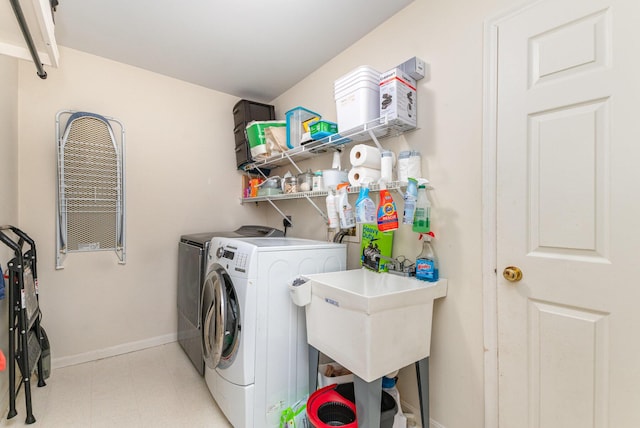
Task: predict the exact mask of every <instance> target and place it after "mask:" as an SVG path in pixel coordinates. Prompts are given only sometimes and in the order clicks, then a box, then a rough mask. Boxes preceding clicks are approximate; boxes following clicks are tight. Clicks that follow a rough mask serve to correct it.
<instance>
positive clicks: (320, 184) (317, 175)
mask: <svg viewBox="0 0 640 428" xmlns="http://www.w3.org/2000/svg"><path fill="white" fill-rule="evenodd" d="M311 190H313V191H314V192H315V191H317V190H324V179H323V177H322V171H316V172H314V173H313V183H312V185H311Z"/></svg>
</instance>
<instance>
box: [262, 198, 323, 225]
mask: <svg viewBox="0 0 640 428" xmlns="http://www.w3.org/2000/svg"><path fill="white" fill-rule="evenodd" d="M304 198H305V199H306V200H307V201H309V203H310V204H311V206H313V208H315V209H316V211H318V214H320V216H321V217H322V218H323V219H324V221H325V222H328V221H329V217H327V215H326V214H325V213H324V211H322V209H320V207H318V205H316V203H315V202H313V201H312V200H311V198H310V197H309V196H308V195H304ZM266 201H267V202H269V203H270V204H271V206H272V207H273V209H275V210H276V211H278V214H280V215H281V216H282V218H283V219H288V218H287V215H286V214H285V213H283V212H282V210H281V209H280V208H278V206H277V205H276V204H275V202H273V201H272V200H271V199H267V200H266ZM289 221H290V220H289ZM291 226H292V227H293V223H292V224H291Z"/></svg>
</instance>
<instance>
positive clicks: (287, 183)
mask: <svg viewBox="0 0 640 428" xmlns="http://www.w3.org/2000/svg"><path fill="white" fill-rule="evenodd" d="M282 190H283V191H284V193H296V192H297V191H298V180H297V179H296V177H293V176H291V177H285V178H284V180H283V185H282Z"/></svg>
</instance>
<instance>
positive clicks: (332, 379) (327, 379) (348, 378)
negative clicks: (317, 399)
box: [318, 362, 353, 389]
mask: <svg viewBox="0 0 640 428" xmlns="http://www.w3.org/2000/svg"><path fill="white" fill-rule="evenodd" d="M329 366H331V367H332V368H333V369H334V370H333V372H334V373H338V374H341V373H344V374H341V375H340V376H338V375H336V374H329V375H328V376H327V373H328V372H327V368H328V367H329ZM349 382H353V373H351V371H349V370H347V369H345V368H344V367H342V366H341V365H340V364H338V363H336V362H332V363H327V364H319V365H318V389H319V388H323V387H325V386H329V385H333V384H334V383H349Z"/></svg>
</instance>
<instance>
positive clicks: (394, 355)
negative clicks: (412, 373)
mask: <svg viewBox="0 0 640 428" xmlns="http://www.w3.org/2000/svg"><path fill="white" fill-rule="evenodd" d="M305 278H308V279H309V281H308V282H307V283H306V284H305V286H306V287H310V289H311V290H310V291H311V292H310V300H309V299H307V301H305V302H303V304H306V303H308V304H307V305H306V319H307V341H308V342H309V344H310V345H312V346H313V347H315V348H316V349H318V350H319V351H320V352H322V353H324V354H326V355H328V356H329V357H331V358H333V359H334V360H335V361H337V362H338V363H340V364H342V365H343V366H344V367H346V368H348V369H349V370H351V371H352V372H353V373H354V374H355V375H356V376H358V377H360V378H361V379H364V380H365V381H366V382H372V381H374V380H376V379H378V378H380V377H382V376H384V375H385V374H387V373H390V372H392V371H394V370H397V369H399V368H402V367H404V366H407V365H409V364H412V363H414V362H416V361H419V360H421V359H423V358H426V357H428V356H429V352H430V347H431V323H432V315H433V301H434V300H435V299H437V298H440V297H444V296H446V294H447V281H446V279H441V280H440V281H438V282H435V283H432V282H424V281H418V280H416V279H414V278H407V277H401V276H396V275H392V274H389V273H377V272H372V271H370V270H367V269H357V270H348V271H341V272H331V273H321V274H314V275H305ZM307 295H308V294H307ZM294 300H295V299H294Z"/></svg>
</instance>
